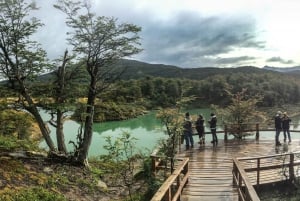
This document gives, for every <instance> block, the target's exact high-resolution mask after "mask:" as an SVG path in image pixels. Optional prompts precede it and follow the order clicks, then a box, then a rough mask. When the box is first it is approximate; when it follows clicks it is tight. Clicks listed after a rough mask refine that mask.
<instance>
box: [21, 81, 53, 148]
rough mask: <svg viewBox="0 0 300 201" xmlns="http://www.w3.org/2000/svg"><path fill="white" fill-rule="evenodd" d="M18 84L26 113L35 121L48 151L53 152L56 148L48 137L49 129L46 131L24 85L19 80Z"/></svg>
mask: <svg viewBox="0 0 300 201" xmlns="http://www.w3.org/2000/svg"><path fill="white" fill-rule="evenodd" d="M19 84H20V88H21V94H22V96H23V97H24V98H25V100H26V102H27V104H28V105H24V107H25V109H26V110H27V111H28V112H30V113H31V114H32V115H33V116H34V118H35V120H36V121H37V123H38V126H39V128H40V131H41V133H42V135H43V137H44V139H45V141H46V143H47V145H48V147H49V149H50V151H53V152H55V151H56V148H55V146H54V143H53V141H52V139H51V137H50V135H49V134H50V131H49V129H47V127H46V124H45V123H44V121H43V119H42V117H41V115H40V113H39V111H38V109H37V106H36V105H35V104H34V102H33V100H32V98H31V96H30V95H29V94H28V92H27V90H26V87H25V86H24V83H23V82H22V81H21V80H19Z"/></svg>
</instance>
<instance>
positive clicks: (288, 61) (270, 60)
mask: <svg viewBox="0 0 300 201" xmlns="http://www.w3.org/2000/svg"><path fill="white" fill-rule="evenodd" d="M266 62H271V63H275V62H277V63H281V64H295V62H294V61H293V60H284V59H282V58H281V57H271V58H269V59H267V60H266Z"/></svg>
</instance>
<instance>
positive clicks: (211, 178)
mask: <svg viewBox="0 0 300 201" xmlns="http://www.w3.org/2000/svg"><path fill="white" fill-rule="evenodd" d="M194 139H196V138H195V137H194ZM299 150H300V141H299V140H294V141H293V142H292V143H291V144H287V143H285V144H282V146H278V147H276V146H275V143H274V140H259V141H256V140H255V139H246V140H228V142H226V143H224V141H223V140H219V143H218V145H216V146H213V144H211V143H210V142H206V144H205V145H199V144H196V145H195V147H194V148H192V149H189V150H185V146H184V145H182V147H181V151H180V152H179V153H178V154H177V156H178V157H189V158H190V163H189V171H190V176H189V182H188V184H187V185H186V187H185V188H184V190H183V193H182V199H181V200H182V201H198V200H199V201H205V200H209V201H211V200H216V201H217V200H218V201H229V200H238V195H237V191H236V189H235V188H234V186H233V183H232V158H233V157H237V158H240V157H256V156H266V155H273V154H278V153H284V152H293V151H299ZM244 165H245V167H251V165H253V164H251V162H250V163H249V162H248V163H247V164H244ZM280 171H281V170H273V171H272V172H267V173H263V174H262V175H261V178H260V180H261V183H266V182H270V181H277V180H282V179H284V178H283V176H282V174H281V173H280ZM255 174H256V173H247V175H249V177H250V179H251V183H252V184H256V176H255Z"/></svg>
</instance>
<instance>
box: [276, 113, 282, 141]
mask: <svg viewBox="0 0 300 201" xmlns="http://www.w3.org/2000/svg"><path fill="white" fill-rule="evenodd" d="M281 130H282V119H281V112H280V111H278V112H277V114H276V116H275V131H276V133H275V144H276V146H280V145H281V143H280V142H279V134H280V132H281Z"/></svg>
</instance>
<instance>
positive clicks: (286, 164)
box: [237, 152, 300, 186]
mask: <svg viewBox="0 0 300 201" xmlns="http://www.w3.org/2000/svg"><path fill="white" fill-rule="evenodd" d="M295 155H300V152H293V153H283V154H274V155H268V156H262V157H245V158H238V159H237V160H238V161H239V162H242V161H251V162H252V167H249V168H247V167H246V168H245V169H244V170H245V172H256V186H259V185H260V183H261V182H260V175H261V172H262V171H267V170H273V169H280V168H281V169H282V168H286V169H287V170H288V171H287V172H288V175H286V178H288V179H289V180H290V181H291V182H292V181H293V180H294V179H295V171H294V167H295V166H299V165H300V160H296V159H297V157H296V159H295ZM271 159H277V160H276V161H277V163H275V164H274V162H272V164H268V163H266V162H264V161H267V160H269V161H270V160H271ZM286 159H288V160H286ZM254 161H255V163H253V162H254Z"/></svg>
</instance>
